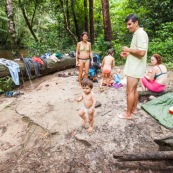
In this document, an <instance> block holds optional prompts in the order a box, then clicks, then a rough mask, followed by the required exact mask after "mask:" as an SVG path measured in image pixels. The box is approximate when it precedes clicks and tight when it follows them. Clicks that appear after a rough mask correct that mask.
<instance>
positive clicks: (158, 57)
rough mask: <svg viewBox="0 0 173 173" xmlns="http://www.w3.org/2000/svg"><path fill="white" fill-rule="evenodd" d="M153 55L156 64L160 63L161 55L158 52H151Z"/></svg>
mask: <svg viewBox="0 0 173 173" xmlns="http://www.w3.org/2000/svg"><path fill="white" fill-rule="evenodd" d="M153 57H154V58H155V59H156V61H157V64H158V65H159V64H162V57H161V56H160V55H159V54H153Z"/></svg>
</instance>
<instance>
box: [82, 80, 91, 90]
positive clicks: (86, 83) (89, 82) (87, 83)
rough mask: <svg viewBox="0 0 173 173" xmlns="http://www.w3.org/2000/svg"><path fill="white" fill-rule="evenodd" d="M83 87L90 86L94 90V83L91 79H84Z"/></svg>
mask: <svg viewBox="0 0 173 173" xmlns="http://www.w3.org/2000/svg"><path fill="white" fill-rule="evenodd" d="M81 85H82V87H86V86H89V87H90V88H91V89H92V88H93V82H92V81H91V80H89V79H83V80H82V82H81Z"/></svg>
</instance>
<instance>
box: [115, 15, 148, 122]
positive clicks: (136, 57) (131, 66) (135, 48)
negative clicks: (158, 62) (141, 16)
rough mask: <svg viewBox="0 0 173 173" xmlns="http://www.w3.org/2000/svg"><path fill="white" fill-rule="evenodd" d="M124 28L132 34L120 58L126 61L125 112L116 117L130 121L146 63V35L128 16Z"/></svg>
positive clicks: (134, 20)
mask: <svg viewBox="0 0 173 173" xmlns="http://www.w3.org/2000/svg"><path fill="white" fill-rule="evenodd" d="M125 23H126V27H127V29H128V30H129V32H131V33H133V38H132V41H131V45H130V48H129V47H127V46H124V47H123V48H122V52H121V54H120V55H121V56H122V57H123V58H127V59H126V64H125V68H124V74H125V75H126V76H127V88H126V92H127V110H126V111H125V112H124V113H122V114H120V115H119V116H118V117H119V118H123V119H132V114H136V113H137V103H138V91H137V85H138V82H139V79H140V78H142V77H143V76H144V73H145V71H146V63H147V50H148V35H147V33H146V32H145V31H144V30H143V28H140V27H139V23H138V18H137V16H136V15H134V14H130V15H129V16H127V17H126V19H125Z"/></svg>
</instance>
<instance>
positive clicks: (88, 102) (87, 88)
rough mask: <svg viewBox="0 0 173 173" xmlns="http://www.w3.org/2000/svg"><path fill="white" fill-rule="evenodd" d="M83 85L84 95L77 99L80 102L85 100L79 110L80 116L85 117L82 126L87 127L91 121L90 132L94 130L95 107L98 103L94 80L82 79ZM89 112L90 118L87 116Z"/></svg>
mask: <svg viewBox="0 0 173 173" xmlns="http://www.w3.org/2000/svg"><path fill="white" fill-rule="evenodd" d="M81 85H82V90H83V93H82V96H81V97H79V98H78V99H77V101H78V102H80V101H82V100H83V103H84V105H83V107H82V109H81V110H80V112H79V116H80V117H81V118H82V119H83V123H82V127H85V124H86V123H89V128H88V132H91V131H92V130H93V123H94V109H95V105H96V98H95V95H94V93H93V91H92V88H93V82H92V81H91V80H89V79H83V80H82V81H81ZM86 114H88V118H87V117H86V116H85V115H86Z"/></svg>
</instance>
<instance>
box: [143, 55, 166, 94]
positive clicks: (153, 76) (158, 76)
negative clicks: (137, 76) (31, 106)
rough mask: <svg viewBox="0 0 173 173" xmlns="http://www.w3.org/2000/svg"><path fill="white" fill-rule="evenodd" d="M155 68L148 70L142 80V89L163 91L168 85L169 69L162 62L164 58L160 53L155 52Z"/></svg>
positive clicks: (152, 58)
mask: <svg viewBox="0 0 173 173" xmlns="http://www.w3.org/2000/svg"><path fill="white" fill-rule="evenodd" d="M151 64H152V65H153V68H152V70H151V71H148V72H147V73H146V74H145V75H144V77H143V78H142V79H141V80H140V83H141V86H142V90H143V91H146V90H150V91H152V92H162V91H163V90H164V89H165V87H166V82H167V69H166V67H165V66H164V65H163V64H162V58H161V56H160V55H159V54H154V55H153V56H152V57H151Z"/></svg>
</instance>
